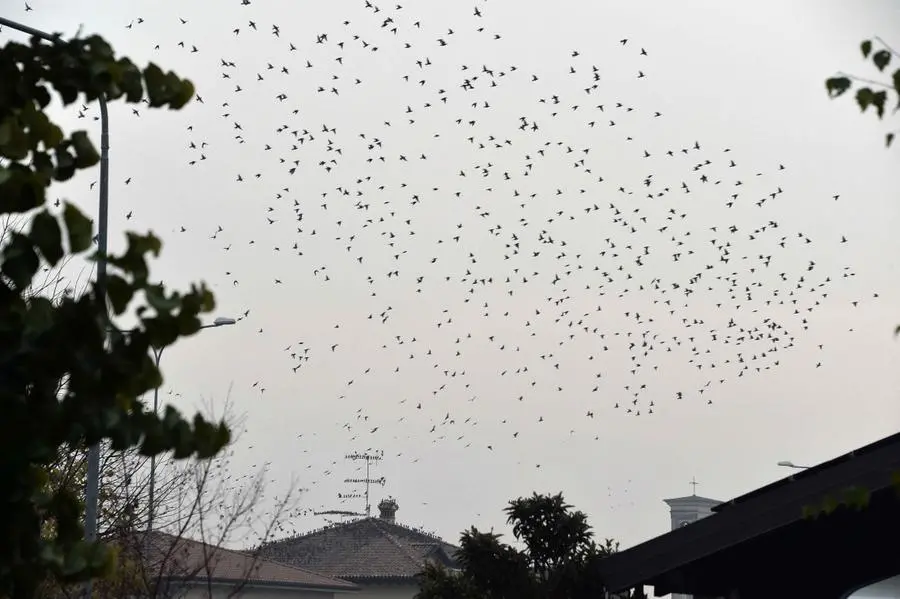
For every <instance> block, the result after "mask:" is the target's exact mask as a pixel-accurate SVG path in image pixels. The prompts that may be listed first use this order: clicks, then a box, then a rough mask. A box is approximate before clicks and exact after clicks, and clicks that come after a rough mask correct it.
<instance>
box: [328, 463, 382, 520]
mask: <svg viewBox="0 0 900 599" xmlns="http://www.w3.org/2000/svg"><path fill="white" fill-rule="evenodd" d="M344 457H345V458H346V459H348V460H352V461H354V462H358V461H364V462H365V463H366V476H365V478H345V479H344V482H345V483H348V484H354V485H359V484H364V485H366V491H365V493H362V494H361V493H350V494H340V495H338V497H340V498H341V499H359V498H364V499H365V501H366V518H368V517H369V516H371V515H372V505H371V503H369V487H370V486H371V485H381V486H384V483H385V478H384V477H383V476H382V477H379V478H372V476H371V468H372V464H374V463H375V462H380V461H381V459H382V457H384V452H383V451H379V452H377V453H376V452H364V453H359V452H355V453H350V454H347V455H346V456H344Z"/></svg>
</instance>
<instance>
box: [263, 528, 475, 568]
mask: <svg viewBox="0 0 900 599" xmlns="http://www.w3.org/2000/svg"><path fill="white" fill-rule="evenodd" d="M458 550H459V548H458V547H456V546H455V545H451V544H449V543H445V542H444V541H442V540H441V539H440V538H438V537H436V536H433V535H430V534H427V533H424V532H421V531H418V530H415V529H413V528H409V527H407V526H403V525H402V524H397V523H396V522H390V521H388V520H385V519H382V518H362V519H360V520H356V521H353V522H346V523H341V524H336V525H332V526H328V527H326V528H322V529H320V530H317V531H313V532H311V533H308V534H305V535H301V536H297V537H291V538H287V539H282V540H280V541H273V542H270V543H267V544H265V545H264V546H263V547H262V548H261V549H260V555H261V556H263V557H265V558H266V559H271V560H275V561H278V562H283V563H285V564H291V565H294V566H300V567H303V568H308V569H310V570H314V571H316V572H321V573H322V574H325V575H327V576H334V577H337V578H342V579H345V580H351V581H355V582H361V581H375V580H383V581H386V580H388V579H409V580H412V579H413V578H415V577H416V576H418V575H419V574H420V573H421V572H422V569H423V568H424V566H425V562H426V561H428V560H434V561H440V562H441V563H443V564H445V565H447V566H450V567H455V560H454V555H455V554H456V552H457V551H458Z"/></svg>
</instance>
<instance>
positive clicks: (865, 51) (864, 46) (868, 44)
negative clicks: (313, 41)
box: [859, 40, 872, 58]
mask: <svg viewBox="0 0 900 599" xmlns="http://www.w3.org/2000/svg"><path fill="white" fill-rule="evenodd" d="M859 49H860V50H861V51H862V55H863V58H868V57H869V53H870V52H871V51H872V40H865V41H864V42H863V43H861V44H860V45H859Z"/></svg>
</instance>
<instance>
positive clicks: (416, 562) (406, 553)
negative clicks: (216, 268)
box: [371, 518, 424, 568]
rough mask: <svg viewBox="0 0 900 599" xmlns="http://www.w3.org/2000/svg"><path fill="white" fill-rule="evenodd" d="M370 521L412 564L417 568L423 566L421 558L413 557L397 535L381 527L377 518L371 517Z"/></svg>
mask: <svg viewBox="0 0 900 599" xmlns="http://www.w3.org/2000/svg"><path fill="white" fill-rule="evenodd" d="M371 521H372V524H373V526H375V528H376V529H377V530H378V531H379V532H380V533H381V534H382V535H384V537H385V538H387V539H388V540H389V541H390V542H391V543H393V544H394V545H395V546H396V547H397V549H399V550H400V551H401V552H403V555H404V556H406V557H407V558H408V559H409V560H410V561H411V562H412V563H413V565H415V566H416V567H419V568H421V567H422V566H424V562H423V560H420V559H418V558H417V557H415V556H414V555H413V554H412V553H410V552H409V549H407V548H406V547H404V546H403V544H402V543H401V542H400V540H399V539H398V538H397V537H395V536H394V535H392V534H391V533H390V532H389V531H387V530H385V529H384V528H382V526H381V525H382V522H381V521H379V520H378V519H377V518H372V519H371Z"/></svg>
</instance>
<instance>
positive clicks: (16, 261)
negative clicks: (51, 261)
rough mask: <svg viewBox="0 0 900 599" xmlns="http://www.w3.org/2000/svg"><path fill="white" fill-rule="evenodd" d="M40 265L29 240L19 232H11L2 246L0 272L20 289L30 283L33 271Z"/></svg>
mask: <svg viewBox="0 0 900 599" xmlns="http://www.w3.org/2000/svg"><path fill="white" fill-rule="evenodd" d="M40 266H41V261H40V259H39V258H38V255H37V253H36V252H35V251H34V246H33V245H32V244H31V240H30V239H29V238H28V237H26V236H25V235H22V234H21V233H13V234H11V235H10V240H9V241H8V242H7V244H6V246H5V247H4V248H3V264H2V266H0V272H3V274H4V275H6V276H7V277H8V278H9V279H10V281H12V283H13V285H15V287H16V289H18V290H19V291H22V290H24V289H27V288H28V286H29V285H31V281H32V279H33V278H34V275H35V273H36V272H37V271H38V268H40Z"/></svg>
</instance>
